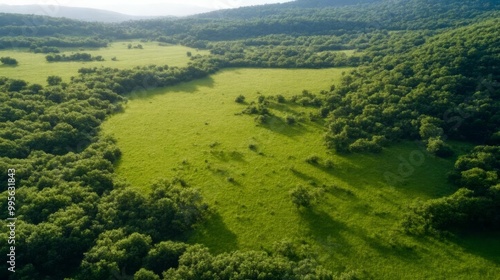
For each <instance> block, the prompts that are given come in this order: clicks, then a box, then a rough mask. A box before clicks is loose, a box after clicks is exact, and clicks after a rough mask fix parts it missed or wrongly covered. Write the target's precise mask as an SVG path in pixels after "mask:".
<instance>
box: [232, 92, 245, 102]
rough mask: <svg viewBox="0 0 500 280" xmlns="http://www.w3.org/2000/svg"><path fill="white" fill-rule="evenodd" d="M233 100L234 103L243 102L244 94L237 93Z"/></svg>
mask: <svg viewBox="0 0 500 280" xmlns="http://www.w3.org/2000/svg"><path fill="white" fill-rule="evenodd" d="M234 102H236V103H244V102H245V96H243V95H241V94H240V95H238V97H236V99H235V100H234Z"/></svg>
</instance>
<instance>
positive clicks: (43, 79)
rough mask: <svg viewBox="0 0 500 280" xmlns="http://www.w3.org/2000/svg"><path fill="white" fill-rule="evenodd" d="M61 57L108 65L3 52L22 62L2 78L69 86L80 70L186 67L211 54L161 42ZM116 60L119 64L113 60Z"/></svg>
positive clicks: (4, 69)
mask: <svg viewBox="0 0 500 280" xmlns="http://www.w3.org/2000/svg"><path fill="white" fill-rule="evenodd" d="M128 44H131V45H132V46H137V45H139V44H140V45H142V47H143V48H142V49H138V48H131V49H128ZM60 50H61V53H60V54H67V55H70V54H72V53H77V52H80V53H82V52H84V53H89V54H91V55H92V56H98V55H100V56H102V57H103V58H104V61H89V62H76V61H70V62H51V63H49V62H47V60H46V59H45V56H47V54H42V53H38V54H35V53H32V52H29V50H28V49H16V50H0V57H6V56H10V57H12V58H15V59H16V60H17V61H18V63H19V64H18V65H17V66H7V65H0V76H6V77H9V78H13V79H22V80H26V81H28V82H31V83H38V84H41V85H45V84H46V83H47V77H48V76H51V75H55V76H60V77H61V78H63V81H64V82H69V81H70V78H71V77H72V76H77V75H78V69H80V68H82V67H112V68H119V69H130V68H133V67H135V66H146V65H151V64H155V65H165V64H167V65H169V66H185V65H187V63H188V62H189V57H188V56H187V52H191V53H192V55H196V54H202V55H203V54H208V51H197V50H195V49H192V48H188V47H184V46H178V45H167V46H161V45H160V44H159V43H158V42H139V41H119V42H112V43H110V44H109V46H108V47H106V48H99V49H90V48H82V49H65V48H61V49H60ZM113 58H116V61H113V60H112V59H113Z"/></svg>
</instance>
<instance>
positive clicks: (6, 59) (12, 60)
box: [0, 56, 17, 65]
mask: <svg viewBox="0 0 500 280" xmlns="http://www.w3.org/2000/svg"><path fill="white" fill-rule="evenodd" d="M0 62H2V63H3V64H5V65H17V60H16V59H15V58H12V57H9V56H6V57H0Z"/></svg>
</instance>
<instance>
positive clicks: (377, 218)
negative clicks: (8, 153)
mask: <svg viewBox="0 0 500 280" xmlns="http://www.w3.org/2000/svg"><path fill="white" fill-rule="evenodd" d="M343 71H348V69H322V70H281V69H266V70H264V69H229V70H224V71H221V72H219V73H218V74H216V75H213V76H212V77H209V78H206V79H203V80H199V81H194V82H190V83H185V84H181V85H178V86H175V87H170V88H166V89H157V90H154V91H150V92H149V93H148V94H146V95H142V96H137V97H135V98H132V100H131V101H130V102H129V103H128V104H127V106H126V109H125V112H124V113H121V114H118V115H115V116H113V117H112V118H110V119H109V120H108V121H107V122H106V123H105V124H104V125H103V133H105V134H110V135H113V136H114V137H115V138H116V139H117V140H118V145H119V147H120V148H121V150H122V152H123V157H122V159H121V162H120V163H119V165H118V168H117V174H118V175H119V176H121V177H123V178H125V179H127V180H128V181H129V182H131V184H132V187H135V188H139V189H141V190H143V191H144V192H147V191H148V185H149V184H150V183H151V182H152V181H155V180H156V179H158V178H164V177H166V178H172V177H180V178H182V179H184V180H185V181H186V182H187V183H188V184H189V185H192V186H195V187H197V188H199V189H200V190H201V191H202V194H203V196H204V197H205V199H206V201H207V202H208V203H209V204H210V205H211V207H212V208H213V209H214V210H215V212H216V214H214V216H213V217H212V218H211V219H209V220H208V221H207V222H205V223H204V224H202V225H200V226H199V227H198V228H197V229H196V230H194V232H193V233H191V234H190V235H189V236H188V238H189V240H190V242H192V243H203V244H205V245H206V246H208V247H209V248H210V249H211V250H212V251H213V252H217V253H219V252H225V251H230V250H234V249H270V248H272V246H273V244H274V243H275V242H278V241H282V240H292V241H293V242H300V243H305V244H308V245H309V246H310V248H311V249H312V252H313V253H314V254H316V255H317V257H318V259H320V261H321V262H322V263H323V264H324V265H325V266H326V267H328V268H329V269H333V270H334V271H337V272H342V271H345V270H350V269H360V270H364V271H366V272H367V273H368V274H369V275H371V276H373V277H374V278H375V279H436V278H437V279H440V278H443V279H494V275H498V274H499V273H500V269H499V266H498V258H496V257H495V256H494V254H493V252H495V250H496V252H498V250H500V244H498V242H496V243H493V244H492V246H494V248H493V249H492V248H491V247H490V248H487V246H485V244H483V243H484V242H483V243H482V245H481V246H480V247H479V248H477V249H476V248H475V247H474V246H473V245H472V244H475V242H476V241H475V240H477V239H478V238H479V237H478V236H477V235H472V236H470V235H469V236H464V237H457V240H437V239H434V238H414V237H410V236H406V235H404V234H402V233H400V232H399V230H398V221H399V220H400V219H401V217H402V215H403V212H404V211H405V209H406V207H407V206H408V205H409V204H411V203H412V202H413V201H414V200H415V199H421V200H426V199H430V198H436V197H440V196H443V195H448V194H450V193H452V192H453V191H454V190H455V188H454V187H453V186H451V185H449V184H448V183H447V180H446V173H447V172H448V171H449V170H451V168H452V166H453V163H454V159H440V158H436V157H432V156H429V155H428V154H426V153H424V152H423V151H422V149H421V147H420V146H419V145H416V144H415V143H408V142H405V143H400V144H397V145H394V146H392V147H391V148H388V149H384V151H383V152H382V153H381V154H376V155H374V154H354V155H348V156H345V155H337V154H335V153H332V152H330V151H328V150H327V149H326V148H325V146H324V144H323V137H322V136H323V133H324V130H323V125H322V124H320V123H316V122H312V121H310V120H309V119H308V118H304V119H302V120H300V121H298V122H296V123H295V124H293V125H289V124H287V123H286V121H285V116H286V115H290V114H293V115H297V116H300V115H302V114H308V113H309V112H311V111H312V110H314V109H310V108H303V107H300V106H297V105H293V104H289V103H286V104H271V105H273V106H269V108H270V110H271V113H272V115H273V116H272V117H271V119H270V120H268V122H267V123H266V124H258V123H256V122H255V121H254V116H250V115H244V114H239V112H241V111H242V110H243V109H245V108H246V106H247V105H245V104H239V103H236V102H234V100H235V98H236V97H237V96H239V95H244V96H245V97H246V98H245V102H252V101H256V100H257V99H258V97H259V96H261V95H266V96H267V95H277V94H281V95H283V96H284V97H286V98H289V97H290V96H292V95H296V94H300V93H301V92H302V90H303V89H308V90H310V91H312V92H318V91H320V90H322V89H328V88H329V87H330V85H331V84H332V83H334V82H336V81H338V80H339V79H340V76H341V72H343ZM271 102H273V101H271ZM454 145H455V146H458V147H460V144H459V143H456V144H454ZM464 149H466V148H464ZM311 156H313V157H314V159H315V160H314V162H313V164H311V163H308V162H307V161H306V159H310V158H311ZM327 163H328V164H327ZM406 165H409V166H406ZM332 166H333V168H332ZM389 173H391V174H392V175H390V174H389ZM388 174H389V175H388ZM229 178H230V179H229ZM298 185H302V186H307V188H308V189H309V190H310V191H311V193H313V194H315V196H314V197H315V199H314V201H313V203H312V206H311V207H310V208H300V209H297V207H296V206H295V205H294V204H293V203H292V201H291V198H290V194H289V193H290V190H292V189H294V188H296V187H297V186H298ZM316 194H318V195H316Z"/></svg>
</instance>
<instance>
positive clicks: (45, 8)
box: [0, 5, 153, 22]
mask: <svg viewBox="0 0 500 280" xmlns="http://www.w3.org/2000/svg"><path fill="white" fill-rule="evenodd" d="M0 13H12V14H29V15H42V16H50V17H64V18H70V19H75V20H81V21H91V22H92V21H97V22H123V21H128V20H140V19H151V18H153V17H145V16H131V15H126V14H121V13H116V12H111V11H106V10H99V9H91V8H76V7H64V6H53V5H0Z"/></svg>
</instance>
